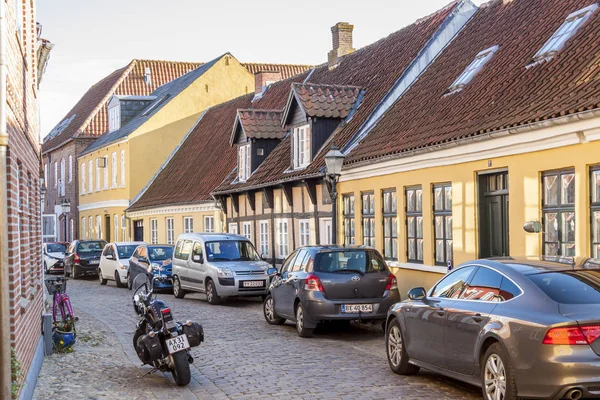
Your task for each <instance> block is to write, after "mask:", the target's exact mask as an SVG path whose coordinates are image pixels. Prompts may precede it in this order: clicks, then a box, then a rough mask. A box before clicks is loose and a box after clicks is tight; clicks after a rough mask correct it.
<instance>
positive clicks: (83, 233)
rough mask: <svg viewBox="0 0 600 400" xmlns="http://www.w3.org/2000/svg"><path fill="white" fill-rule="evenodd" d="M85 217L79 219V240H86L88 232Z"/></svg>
mask: <svg viewBox="0 0 600 400" xmlns="http://www.w3.org/2000/svg"><path fill="white" fill-rule="evenodd" d="M85 222H86V217H81V238H82V239H85V238H87V235H88V232H87V227H86V223H85Z"/></svg>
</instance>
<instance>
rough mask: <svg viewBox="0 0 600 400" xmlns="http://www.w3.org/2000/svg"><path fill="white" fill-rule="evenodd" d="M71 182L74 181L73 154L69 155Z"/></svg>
mask: <svg viewBox="0 0 600 400" xmlns="http://www.w3.org/2000/svg"><path fill="white" fill-rule="evenodd" d="M69 182H73V156H72V155H69Z"/></svg>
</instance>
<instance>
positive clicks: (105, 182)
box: [102, 156, 108, 190]
mask: <svg viewBox="0 0 600 400" xmlns="http://www.w3.org/2000/svg"><path fill="white" fill-rule="evenodd" d="M102 188H103V190H106V189H108V156H104V185H103V187H102Z"/></svg>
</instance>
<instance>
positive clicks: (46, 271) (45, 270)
mask: <svg viewBox="0 0 600 400" xmlns="http://www.w3.org/2000/svg"><path fill="white" fill-rule="evenodd" d="M44 273H45V274H47V273H48V264H46V261H44Z"/></svg>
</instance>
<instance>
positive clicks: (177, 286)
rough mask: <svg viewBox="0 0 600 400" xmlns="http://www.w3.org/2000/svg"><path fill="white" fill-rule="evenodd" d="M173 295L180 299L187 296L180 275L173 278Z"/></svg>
mask: <svg viewBox="0 0 600 400" xmlns="http://www.w3.org/2000/svg"><path fill="white" fill-rule="evenodd" d="M173 296H175V297H176V298H178V299H183V298H184V297H185V290H183V289H182V288H181V282H179V277H177V276H176V277H174V278H173Z"/></svg>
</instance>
